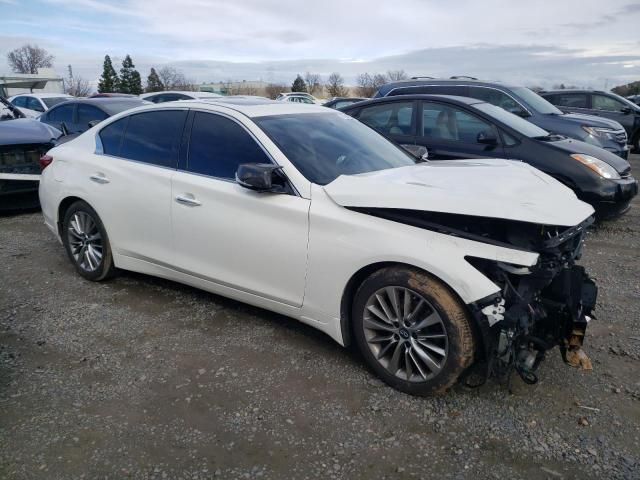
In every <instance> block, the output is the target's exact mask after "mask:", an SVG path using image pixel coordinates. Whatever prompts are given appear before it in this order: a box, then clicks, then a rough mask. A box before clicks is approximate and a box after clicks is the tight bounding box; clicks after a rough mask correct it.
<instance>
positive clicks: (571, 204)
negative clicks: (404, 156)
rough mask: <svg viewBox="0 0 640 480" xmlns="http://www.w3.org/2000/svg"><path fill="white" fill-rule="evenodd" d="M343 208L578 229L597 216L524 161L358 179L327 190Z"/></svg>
mask: <svg viewBox="0 0 640 480" xmlns="http://www.w3.org/2000/svg"><path fill="white" fill-rule="evenodd" d="M324 189H325V191H326V193H327V194H328V195H329V196H330V197H331V199H332V200H333V201H335V202H336V203H337V204H338V205H342V206H344V207H361V208H395V209H409V210H423V211H430V212H443V213H454V214H461V215H471V216H477V217H491V218H503V219H509V220H516V221H521V222H529V223H536V224H544V225H558V226H573V225H577V224H578V223H580V222H582V221H583V220H585V219H586V218H588V217H589V216H590V215H592V214H593V208H592V207H591V206H590V205H588V204H586V203H584V202H582V201H580V200H578V199H577V197H576V196H575V194H574V193H573V191H571V190H570V189H568V188H567V187H565V186H564V185H562V184H561V183H559V182H558V181H556V180H554V179H553V178H551V177H550V176H548V175H546V174H544V173H542V172H541V171H539V170H536V169H535V168H533V167H531V166H530V165H527V164H526V163H522V162H514V161H509V160H501V159H487V160H451V161H433V162H426V163H421V164H417V165H411V166H407V167H400V168H393V169H388V170H380V171H377V172H371V173H364V174H359V175H341V176H340V177H338V178H337V179H335V180H334V181H333V182H331V183H330V184H328V185H326V186H325V187H324Z"/></svg>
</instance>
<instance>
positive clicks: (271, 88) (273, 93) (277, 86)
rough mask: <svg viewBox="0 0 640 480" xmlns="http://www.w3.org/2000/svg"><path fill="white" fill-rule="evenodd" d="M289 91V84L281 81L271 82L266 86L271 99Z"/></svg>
mask: <svg viewBox="0 0 640 480" xmlns="http://www.w3.org/2000/svg"><path fill="white" fill-rule="evenodd" d="M286 91H287V86H286V85H283V84H281V83H270V84H269V85H267V86H266V87H265V94H266V95H267V97H269V98H270V99H271V100H275V99H276V97H277V96H278V95H280V94H281V93H283V92H286Z"/></svg>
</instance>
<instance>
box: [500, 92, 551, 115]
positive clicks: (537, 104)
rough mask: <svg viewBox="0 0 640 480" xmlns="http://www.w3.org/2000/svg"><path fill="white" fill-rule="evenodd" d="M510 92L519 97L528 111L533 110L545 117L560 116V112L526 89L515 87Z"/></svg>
mask: <svg viewBox="0 0 640 480" xmlns="http://www.w3.org/2000/svg"><path fill="white" fill-rule="evenodd" d="M511 91H512V92H513V93H515V94H516V95H517V96H518V97H520V98H521V99H522V100H523V101H524V102H525V103H526V104H527V106H528V107H529V108H530V109H532V110H535V111H536V112H538V113H542V114H545V115H549V114H551V115H562V111H561V110H559V109H558V108H556V107H555V106H554V105H552V104H551V103H549V102H548V101H546V100H545V99H544V98H542V97H541V96H540V95H538V94H537V93H535V92H533V91H531V90H529V89H528V88H525V87H516V88H512V89H511Z"/></svg>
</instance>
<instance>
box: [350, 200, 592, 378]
mask: <svg viewBox="0 0 640 480" xmlns="http://www.w3.org/2000/svg"><path fill="white" fill-rule="evenodd" d="M353 210H356V211H359V212H362V213H367V214H369V215H375V216H378V217H381V218H385V219H387V220H391V221H395V222H401V223H404V224H407V225H412V226H415V227H419V228H424V229H427V230H432V231H436V232H439V233H444V234H447V235H452V236H457V237H461V238H466V239H469V240H475V241H480V242H484V243H490V244H494V245H499V246H503V247H508V248H512V249H520V250H526V251H530V252H536V253H538V254H539V258H538V262H537V263H536V265H534V266H532V267H522V266H518V265H512V264H507V263H502V262H497V261H493V260H487V259H484V258H475V257H466V260H467V261H468V262H469V263H470V264H471V265H473V266H474V267H475V268H476V269H477V270H479V271H480V272H482V273H483V274H484V275H486V276H487V277H488V278H489V279H491V281H492V282H494V283H495V284H496V285H498V286H500V288H501V291H500V292H499V293H496V294H494V295H491V296H490V297H487V298H484V299H482V300H479V301H476V302H474V303H473V304H471V305H470V309H471V313H472V314H473V315H474V317H475V319H476V323H477V325H478V327H479V333H480V336H481V337H482V343H483V350H484V352H483V353H484V355H483V357H484V358H482V359H481V360H483V362H480V363H479V364H478V365H484V375H483V376H482V382H481V383H484V380H486V378H489V377H491V376H493V377H498V378H500V379H503V380H506V381H507V382H509V385H510V380H511V377H512V375H511V374H512V373H513V372H517V373H518V374H519V375H520V377H521V378H522V379H523V380H524V381H525V382H526V383H529V384H533V383H536V382H537V376H536V374H535V371H536V369H537V368H538V366H539V365H540V362H541V361H542V360H543V359H544V356H545V353H546V352H547V351H548V350H551V349H552V348H553V347H555V346H559V347H560V351H561V353H562V355H563V358H564V360H565V361H566V362H567V363H568V364H569V365H572V366H574V367H579V368H583V369H589V370H590V369H591V362H590V360H589V358H588V357H587V355H586V354H585V353H584V351H583V350H582V344H583V340H584V336H585V332H586V328H587V324H588V323H589V321H590V320H591V318H592V316H593V309H594V308H595V304H596V298H597V287H596V285H595V282H594V281H593V280H592V279H591V278H590V277H589V276H588V275H587V273H586V272H585V269H584V267H582V266H580V265H576V260H578V259H579V258H580V256H581V253H582V246H583V239H584V235H585V231H586V229H587V228H588V227H589V225H591V224H592V223H593V217H589V218H587V219H586V220H584V221H583V222H582V223H580V224H578V225H575V226H573V227H556V226H546V225H536V224H533V223H527V222H518V221H513V220H505V219H499V218H488V217H475V216H468V215H459V214H450V213H438V212H427V211H416V210H399V209H382V208H373V209H367V208H353ZM474 373H477V372H474Z"/></svg>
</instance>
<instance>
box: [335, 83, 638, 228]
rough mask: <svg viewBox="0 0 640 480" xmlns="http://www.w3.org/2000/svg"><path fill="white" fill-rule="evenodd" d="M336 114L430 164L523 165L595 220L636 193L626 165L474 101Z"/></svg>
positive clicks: (377, 103)
mask: <svg viewBox="0 0 640 480" xmlns="http://www.w3.org/2000/svg"><path fill="white" fill-rule="evenodd" d="M342 111H343V112H345V113H347V114H349V115H351V116H353V117H355V118H357V119H358V120H360V121H361V122H363V123H365V124H366V125H368V126H370V127H372V128H374V129H376V130H377V131H379V132H380V133H382V134H383V135H385V136H386V137H388V138H390V139H392V140H393V141H395V142H396V143H398V144H400V145H402V146H404V147H405V148H406V149H407V150H409V151H412V152H413V153H415V152H416V151H417V150H418V148H419V147H426V149H427V150H428V158H429V160H454V159H462V158H466V159H468V158H491V157H496V158H507V159H512V160H521V161H523V162H526V163H528V164H530V165H533V166H534V167H536V168H538V169H540V170H542V171H543V172H545V173H547V174H549V175H550V176H552V177H554V178H556V179H558V180H559V181H560V182H562V183H564V184H565V185H566V186H568V187H569V188H571V189H573V190H574V191H575V193H576V195H577V196H578V198H580V199H581V200H584V201H585V202H588V203H590V204H591V205H593V206H594V208H595V209H596V211H597V213H598V215H599V216H600V217H608V216H612V215H615V214H619V213H622V212H624V211H626V210H627V209H628V207H629V202H630V201H631V199H632V198H633V197H634V196H635V195H636V194H637V192H638V182H637V181H636V180H635V179H634V178H633V177H632V176H631V167H630V165H629V162H627V161H626V160H624V159H622V158H620V157H618V156H617V155H614V154H613V153H611V152H607V151H606V150H603V149H602V148H599V147H595V146H593V145H590V144H588V143H585V142H580V141H578V140H574V139H570V138H567V137H564V136H560V135H554V134H550V133H549V132H547V131H546V130H543V129H542V128H540V127H538V126H536V125H534V124H532V123H529V122H527V121H526V120H524V119H522V118H521V117H519V116H517V115H514V114H512V113H509V112H507V111H506V110H504V109H502V108H499V107H496V106H495V105H492V104H490V103H487V102H482V101H480V100H475V99H472V98H463V97H454V96H444V95H443V96H440V95H403V96H395V97H386V98H380V99H376V100H369V101H367V102H361V103H357V104H354V105H352V106H351V107H347V108H344V109H342ZM495 181H496V182H501V181H505V179H501V178H496V179H495ZM487 188H488V189H490V188H491V185H487Z"/></svg>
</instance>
